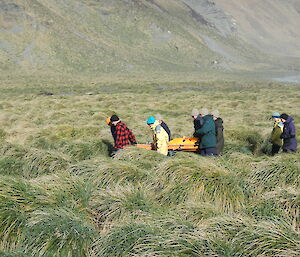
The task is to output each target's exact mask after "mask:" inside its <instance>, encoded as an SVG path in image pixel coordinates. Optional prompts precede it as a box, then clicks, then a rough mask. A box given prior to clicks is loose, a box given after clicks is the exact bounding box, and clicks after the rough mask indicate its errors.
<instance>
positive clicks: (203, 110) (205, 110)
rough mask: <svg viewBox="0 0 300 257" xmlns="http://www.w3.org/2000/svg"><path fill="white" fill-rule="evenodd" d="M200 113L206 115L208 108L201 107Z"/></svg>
mask: <svg viewBox="0 0 300 257" xmlns="http://www.w3.org/2000/svg"><path fill="white" fill-rule="evenodd" d="M200 114H201V115H203V116H206V115H208V110H207V109H206V108H202V109H201V111H200Z"/></svg>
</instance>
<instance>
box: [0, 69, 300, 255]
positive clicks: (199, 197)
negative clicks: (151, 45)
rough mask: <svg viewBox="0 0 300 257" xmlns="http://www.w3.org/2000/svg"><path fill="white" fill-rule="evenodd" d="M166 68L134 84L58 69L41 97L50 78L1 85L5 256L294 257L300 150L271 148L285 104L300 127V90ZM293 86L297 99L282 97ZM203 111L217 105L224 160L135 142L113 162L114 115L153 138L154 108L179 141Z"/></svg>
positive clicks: (1, 249) (141, 138)
mask: <svg viewBox="0 0 300 257" xmlns="http://www.w3.org/2000/svg"><path fill="white" fill-rule="evenodd" d="M168 76H169V75H166V76H165V77H160V78H157V81H156V82H155V81H154V82H151V83H150V82H146V81H145V80H141V79H138V78H132V80H130V79H125V81H126V83H124V85H122V84H120V83H119V82H118V83H115V84H114V85H113V83H110V84H109V83H108V82H107V83H108V84H106V81H109V78H108V77H107V78H105V77H103V81H102V82H100V78H95V77H93V78H87V77H81V76H75V77H73V78H69V79H70V80H69V79H68V76H66V77H65V79H64V78H62V77H56V76H54V77H49V79H48V83H49V84H48V85H47V86H45V87H44V88H43V91H51V92H54V93H55V94H54V95H50V96H46V95H40V94H39V92H40V91H41V87H40V83H41V82H43V81H44V82H45V81H47V80H46V79H43V77H42V76H41V77H39V78H38V77H37V79H36V80H34V79H33V78H32V77H26V76H24V77H22V78H21V77H19V78H18V77H16V78H15V80H14V81H10V85H9V87H7V81H8V80H2V81H1V85H0V86H1V88H3V89H4V90H3V94H1V96H0V106H1V114H0V124H1V125H0V132H1V133H0V142H1V146H0V174H1V178H0V210H1V211H0V237H1V244H0V253H1V254H2V255H3V256H22V255H23V256H114V257H115V256H180V257H187V256H204V255H209V256H295V255H296V253H297V250H298V249H299V243H300V239H299V229H300V225H299V224H300V220H299V208H300V207H299V191H300V190H299V189H300V183H299V178H300V175H299V171H300V169H299V153H296V154H283V153H280V154H279V155H278V156H275V157H272V156H270V155H269V154H268V151H266V149H268V147H269V146H270V145H269V144H268V141H267V139H268V137H269V134H270V132H271V130H272V121H271V120H270V119H269V116H270V115H271V114H272V113H273V112H274V111H279V112H287V113H289V114H291V115H292V116H295V124H296V126H297V129H298V130H299V129H300V127H299V124H300V123H299V116H298V114H297V113H298V112H299V110H300V105H299V101H298V98H299V96H300V91H299V89H298V88H299V87H297V86H295V85H288V84H286V85H284V87H283V85H281V84H276V83H264V82H251V81H246V80H244V79H241V80H240V81H239V82H234V81H224V82H222V81H217V80H215V81H211V80H197V79H196V76H195V77H193V76H191V81H192V82H189V81H190V79H189V78H188V79H186V82H177V83H175V82H172V80H170V77H168ZM177 78H179V81H181V80H182V81H184V80H185V78H184V77H183V76H182V74H181V75H178V74H177ZM177 78H176V79H177ZM147 79H149V81H150V80H151V76H150V75H149V78H147ZM168 80H169V81H171V82H167V81H168ZM72 82H74V83H72ZM237 84H238V85H239V87H236V85H237ZM25 85H26V86H25ZM62 85H63V86H62ZM161 85H164V86H161ZM8 88H9V89H8ZM208 89H209V90H208ZM90 91H93V92H94V93H93V94H91V95H87V94H86V93H87V92H90ZM61 92H75V94H65V95H61V94H59V93H61ZM283 93H285V95H286V97H288V98H289V99H290V101H289V102H286V103H285V105H283V104H282V105H276V104H275V103H276V102H277V101H278V99H282V94H283ZM275 100H276V101H275ZM274 101H275V102H274ZM283 101H285V100H282V103H283ZM274 104H275V105H274ZM194 107H197V108H199V109H201V108H202V107H206V108H208V109H209V110H210V111H212V110H214V109H219V111H220V113H221V117H222V118H223V119H224V125H225V149H224V153H223V155H222V156H221V157H220V158H203V157H201V156H199V155H196V154H193V153H177V154H176V155H175V156H173V157H165V156H163V155H160V154H158V153H156V152H152V151H147V150H143V149H138V148H136V147H129V148H128V149H126V150H123V151H121V152H120V153H118V154H117V155H116V156H115V157H114V158H110V157H109V150H110V149H111V147H112V144H113V141H112V137H111V134H110V130H109V127H108V126H107V125H106V124H105V118H106V117H107V116H109V115H111V114H113V113H116V114H118V115H119V116H120V117H121V119H122V120H124V122H125V123H126V124H127V125H128V126H129V127H130V128H131V129H132V130H133V132H134V133H135V135H136V137H137V140H138V142H140V143H146V142H151V140H152V136H151V131H150V130H149V128H148V127H147V125H146V124H145V120H146V119H147V117H148V116H150V115H153V114H154V115H155V114H156V113H161V114H162V115H163V118H164V119H165V121H166V122H167V124H168V125H169V127H170V128H171V130H172V133H173V135H174V137H181V136H191V135H192V133H193V124H192V120H191V118H190V111H191V109H192V108H194ZM25 110H26V111H25ZM299 139H300V138H299V135H298V140H299Z"/></svg>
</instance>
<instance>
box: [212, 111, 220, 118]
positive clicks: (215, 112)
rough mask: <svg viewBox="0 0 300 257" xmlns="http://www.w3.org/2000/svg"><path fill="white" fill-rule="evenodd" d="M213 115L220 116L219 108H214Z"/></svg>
mask: <svg viewBox="0 0 300 257" xmlns="http://www.w3.org/2000/svg"><path fill="white" fill-rule="evenodd" d="M211 115H212V116H214V117H217V118H218V117H219V116H220V113H219V111H218V110H214V111H212V112H211Z"/></svg>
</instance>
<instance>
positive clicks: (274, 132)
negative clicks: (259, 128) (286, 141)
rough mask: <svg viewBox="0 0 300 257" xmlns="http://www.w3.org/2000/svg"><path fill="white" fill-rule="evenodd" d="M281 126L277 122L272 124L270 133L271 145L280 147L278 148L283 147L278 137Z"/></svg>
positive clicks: (281, 124) (280, 123) (281, 130)
mask: <svg viewBox="0 0 300 257" xmlns="http://www.w3.org/2000/svg"><path fill="white" fill-rule="evenodd" d="M283 126H284V125H283V123H282V122H278V121H276V122H274V126H273V130H272V133H271V143H272V144H275V145H280V146H282V145H283V141H282V139H281V138H280V135H281V134H282V132H283Z"/></svg>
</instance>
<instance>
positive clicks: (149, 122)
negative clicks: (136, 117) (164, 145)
mask: <svg viewBox="0 0 300 257" xmlns="http://www.w3.org/2000/svg"><path fill="white" fill-rule="evenodd" d="M155 121H156V119H155V118H154V117H153V116H150V117H149V118H148V120H147V124H148V125H149V124H153V123H154V122H155Z"/></svg>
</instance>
